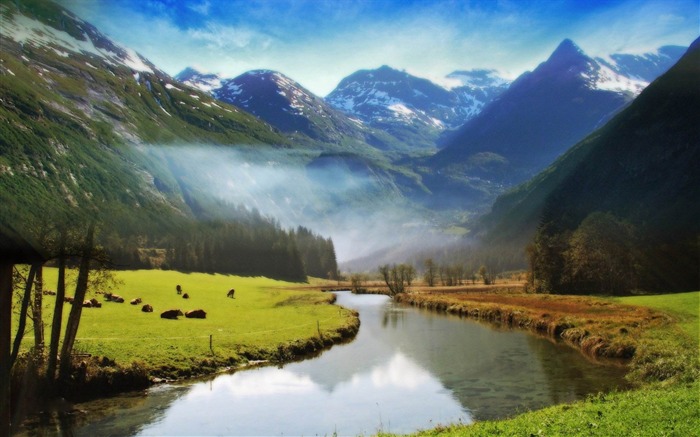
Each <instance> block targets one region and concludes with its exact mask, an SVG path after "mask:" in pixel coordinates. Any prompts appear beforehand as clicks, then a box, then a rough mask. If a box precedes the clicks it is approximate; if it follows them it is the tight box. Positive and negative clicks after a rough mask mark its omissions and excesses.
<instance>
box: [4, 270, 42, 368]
mask: <svg viewBox="0 0 700 437" xmlns="http://www.w3.org/2000/svg"><path fill="white" fill-rule="evenodd" d="M39 266H40V264H38V263H37V264H32V265H31V267H30V268H29V275H28V276H27V278H26V282H25V288H24V296H23V297H22V306H21V308H20V314H19V319H18V322H19V326H18V327H17V335H16V336H15V341H14V344H13V345H12V353H11V354H10V365H9V367H10V368H12V365H13V364H14V362H15V360H16V359H17V355H18V354H19V348H20V345H21V344H22V339H23V338H24V330H25V328H26V325H27V310H28V308H29V301H30V300H31V294H32V285H33V284H34V278H35V277H36V271H37V269H38V268H39Z"/></svg>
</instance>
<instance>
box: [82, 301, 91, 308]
mask: <svg viewBox="0 0 700 437" xmlns="http://www.w3.org/2000/svg"><path fill="white" fill-rule="evenodd" d="M83 308H92V302H90V301H89V300H84V301H83Z"/></svg>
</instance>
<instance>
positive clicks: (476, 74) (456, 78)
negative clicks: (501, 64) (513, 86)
mask: <svg viewBox="0 0 700 437" xmlns="http://www.w3.org/2000/svg"><path fill="white" fill-rule="evenodd" d="M446 79H447V80H448V83H451V84H450V87H449V89H450V90H451V91H452V92H454V93H456V94H457V96H458V98H459V100H460V106H461V111H462V113H463V114H464V115H465V118H464V120H463V122H462V123H461V124H463V123H465V122H467V121H469V120H471V119H472V118H474V117H475V116H476V115H478V114H479V112H481V110H482V109H484V106H486V105H488V104H489V103H490V102H491V101H492V100H493V99H495V98H496V97H498V96H499V95H500V94H501V93H502V92H503V91H505V90H507V89H508V87H509V86H510V81H509V80H508V79H505V78H503V77H501V76H499V75H498V72H497V71H496V70H484V69H475V70H458V71H454V72H452V73H450V74H448V75H447V76H446Z"/></svg>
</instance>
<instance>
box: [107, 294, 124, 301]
mask: <svg viewBox="0 0 700 437" xmlns="http://www.w3.org/2000/svg"><path fill="white" fill-rule="evenodd" d="M110 300H111V301H112V302H116V303H124V298H123V297H121V296H119V295H118V294H113V295H112V297H111V299H110Z"/></svg>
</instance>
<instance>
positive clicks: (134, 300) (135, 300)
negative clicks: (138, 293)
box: [129, 297, 141, 305]
mask: <svg viewBox="0 0 700 437" xmlns="http://www.w3.org/2000/svg"><path fill="white" fill-rule="evenodd" d="M129 303H130V304H132V305H138V304H140V303H141V298H140V297H137V298H136V299H131V302H129Z"/></svg>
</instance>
